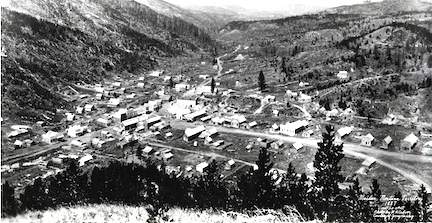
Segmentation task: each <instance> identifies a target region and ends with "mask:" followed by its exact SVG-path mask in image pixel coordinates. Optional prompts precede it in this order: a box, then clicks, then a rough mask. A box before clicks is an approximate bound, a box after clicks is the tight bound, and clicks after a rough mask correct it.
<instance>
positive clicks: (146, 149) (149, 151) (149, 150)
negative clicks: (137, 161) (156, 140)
mask: <svg viewBox="0 0 432 223" xmlns="http://www.w3.org/2000/svg"><path fill="white" fill-rule="evenodd" d="M153 153H155V150H154V149H153V147H151V146H146V147H144V149H143V150H142V154H145V155H151V154H153Z"/></svg>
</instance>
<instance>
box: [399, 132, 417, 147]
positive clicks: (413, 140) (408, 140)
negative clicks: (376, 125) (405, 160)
mask: <svg viewBox="0 0 432 223" xmlns="http://www.w3.org/2000/svg"><path fill="white" fill-rule="evenodd" d="M417 142H418V138H417V136H415V135H414V134H413V133H411V134H409V135H408V136H407V137H405V138H404V139H403V140H402V141H401V148H402V149H406V150H411V149H413V148H414V146H415V145H416V144H417Z"/></svg>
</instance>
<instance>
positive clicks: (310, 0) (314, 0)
mask: <svg viewBox="0 0 432 223" xmlns="http://www.w3.org/2000/svg"><path fill="white" fill-rule="evenodd" d="M164 1H166V2H169V3H171V4H175V5H199V6H220V5H238V6H241V7H243V8H249V9H263V10H267V9H277V8H278V7H283V6H287V5H294V4H301V5H308V6H321V7H329V8H330V7H335V6H340V5H352V4H359V3H363V0H258V1H257V0H164ZM376 1H379V0H372V2H376Z"/></svg>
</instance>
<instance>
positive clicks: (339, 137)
mask: <svg viewBox="0 0 432 223" xmlns="http://www.w3.org/2000/svg"><path fill="white" fill-rule="evenodd" d="M352 130H353V128H352V127H342V128H340V129H338V130H337V131H336V134H335V141H336V142H340V141H342V138H344V137H345V136H347V135H349V134H350V133H351V132H352Z"/></svg>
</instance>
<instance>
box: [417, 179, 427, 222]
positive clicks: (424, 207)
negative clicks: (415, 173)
mask: <svg viewBox="0 0 432 223" xmlns="http://www.w3.org/2000/svg"><path fill="white" fill-rule="evenodd" d="M418 196H419V198H420V200H421V203H420V205H421V220H422V221H424V222H427V221H429V220H430V219H429V216H428V205H429V201H428V193H427V191H426V187H425V186H424V185H423V184H422V185H421V186H420V190H419V191H418Z"/></svg>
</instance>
